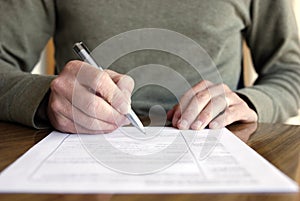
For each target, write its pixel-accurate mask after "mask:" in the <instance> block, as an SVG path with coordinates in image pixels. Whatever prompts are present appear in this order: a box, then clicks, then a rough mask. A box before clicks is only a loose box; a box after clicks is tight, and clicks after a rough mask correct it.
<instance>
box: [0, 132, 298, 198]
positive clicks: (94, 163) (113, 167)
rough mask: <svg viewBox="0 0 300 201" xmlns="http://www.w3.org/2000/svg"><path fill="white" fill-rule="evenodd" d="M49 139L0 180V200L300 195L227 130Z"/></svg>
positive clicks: (56, 136) (58, 135)
mask: <svg viewBox="0 0 300 201" xmlns="http://www.w3.org/2000/svg"><path fill="white" fill-rule="evenodd" d="M151 129H153V130H151V132H148V131H147V134H148V133H151V134H148V135H146V136H143V135H139V133H138V131H137V130H136V129H135V128H132V127H124V128H121V129H118V130H116V131H115V132H113V133H111V134H105V135H77V134H72V135H69V134H63V133H59V132H52V133H51V134H49V135H48V136H47V137H46V138H45V139H43V140H42V141H41V142H39V143H38V144H36V145H35V146H34V147H32V148H31V149H30V150H29V151H28V152H26V153H25V154H24V155H23V156H21V157H20V158H19V159H18V160H16V161H15V162H14V163H13V164H11V165H10V166H9V167H8V168H6V169H5V170H4V171H3V172H1V174H0V192H18V193H21V192H22V193H222V192H226V193H230V192H232V193H238V192H297V191H298V185H297V184H296V183H295V182H294V181H292V180H291V179H290V178H288V177H287V176H285V175H284V174H283V173H281V172H280V171H279V170H277V169H276V168H275V167H274V166H273V165H271V164H270V163H269V162H267V161H266V160H265V159H264V158H262V157H261V156H260V155H259V154H257V153H256V152H255V151H254V150H252V149H251V148H250V147H249V146H247V145H246V144H245V143H244V142H242V141H241V140H240V139H238V138H237V137H236V136H235V135H234V134H232V133H231V132H230V131H229V130H227V129H226V128H224V129H220V130H208V129H207V130H203V131H180V130H177V129H174V128H170V127H166V128H163V127H153V128H151Z"/></svg>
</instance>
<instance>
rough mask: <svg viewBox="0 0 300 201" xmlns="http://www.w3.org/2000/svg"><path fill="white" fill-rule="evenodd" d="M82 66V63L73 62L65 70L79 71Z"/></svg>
mask: <svg viewBox="0 0 300 201" xmlns="http://www.w3.org/2000/svg"><path fill="white" fill-rule="evenodd" d="M81 64H82V62H81V61H78V60H71V61H69V62H68V63H67V64H66V65H65V67H64V70H65V71H68V72H73V71H74V70H76V69H78V68H79V67H80V66H81Z"/></svg>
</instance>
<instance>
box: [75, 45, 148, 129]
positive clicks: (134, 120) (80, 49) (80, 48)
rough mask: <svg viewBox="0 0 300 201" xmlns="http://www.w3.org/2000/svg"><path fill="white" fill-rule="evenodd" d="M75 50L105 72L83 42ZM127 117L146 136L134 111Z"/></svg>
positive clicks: (84, 59) (83, 58) (85, 59)
mask: <svg viewBox="0 0 300 201" xmlns="http://www.w3.org/2000/svg"><path fill="white" fill-rule="evenodd" d="M73 50H74V51H75V52H76V54H77V55H78V56H79V57H80V58H81V59H82V60H83V61H86V62H87V63H89V64H91V65H92V66H94V67H96V68H98V69H100V70H103V68H102V67H101V66H99V65H98V64H97V63H96V61H95V60H94V59H93V57H92V56H91V55H90V51H89V49H88V48H87V47H86V46H85V45H84V44H83V43H82V42H78V43H75V45H74V46H73ZM125 116H126V117H127V118H128V119H129V121H130V122H131V124H132V125H133V126H135V127H136V128H137V129H139V130H140V131H141V132H142V133H144V134H146V132H145V128H144V126H143V124H142V122H141V121H140V119H139V118H138V116H137V115H136V114H135V113H134V111H133V110H132V109H130V111H129V113H128V114H126V115H125Z"/></svg>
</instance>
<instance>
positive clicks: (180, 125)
mask: <svg viewBox="0 0 300 201" xmlns="http://www.w3.org/2000/svg"><path fill="white" fill-rule="evenodd" d="M178 128H179V129H183V130H186V129H188V122H187V121H186V120H179V122H178Z"/></svg>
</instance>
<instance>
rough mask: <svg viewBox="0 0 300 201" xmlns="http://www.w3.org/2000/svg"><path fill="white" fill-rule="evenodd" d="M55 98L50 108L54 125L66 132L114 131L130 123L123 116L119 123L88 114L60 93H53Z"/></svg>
mask: <svg viewBox="0 0 300 201" xmlns="http://www.w3.org/2000/svg"><path fill="white" fill-rule="evenodd" d="M52 97H55V100H51V103H50V108H51V109H52V111H53V113H51V115H52V119H54V121H53V126H54V127H55V128H57V129H59V130H61V131H64V132H72V133H75V132H76V131H78V130H80V131H85V132H88V133H103V132H108V131H113V130H115V129H116V128H118V127H119V126H122V125H123V124H126V123H128V120H126V118H125V117H124V116H123V121H122V122H119V123H114V124H112V123H107V122H105V121H101V120H98V119H95V118H92V117H90V116H87V115H86V114H84V113H83V112H82V111H80V110H78V109H77V108H75V107H74V106H72V105H71V103H70V102H69V101H68V100H67V99H65V98H64V97H61V96H59V95H56V94H54V95H52Z"/></svg>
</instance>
